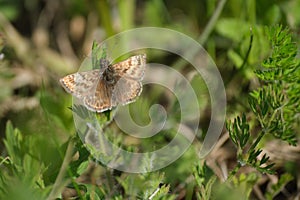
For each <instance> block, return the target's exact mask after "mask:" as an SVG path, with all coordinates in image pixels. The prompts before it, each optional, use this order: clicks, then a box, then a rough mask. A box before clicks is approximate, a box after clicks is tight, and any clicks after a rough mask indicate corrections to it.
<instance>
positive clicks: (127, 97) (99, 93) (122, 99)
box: [60, 54, 146, 113]
mask: <svg viewBox="0 0 300 200" xmlns="http://www.w3.org/2000/svg"><path fill="white" fill-rule="evenodd" d="M99 63H100V69H93V70H90V71H83V72H77V73H74V74H70V75H67V76H65V77H63V78H61V79H60V83H61V85H62V86H63V88H64V89H65V90H66V91H67V92H68V93H70V94H72V95H73V96H74V97H76V98H78V99H80V100H82V101H83V104H84V105H85V107H86V108H87V109H89V110H91V111H94V112H99V113H100V112H103V111H106V110H111V109H112V108H113V107H115V106H117V105H118V104H121V105H126V104H129V103H131V102H134V101H135V100H136V98H137V97H138V96H139V95H140V94H141V92H142V83H141V81H142V80H143V77H144V74H145V67H146V54H139V55H135V56H132V57H129V58H128V59H126V60H124V61H121V62H118V63H116V64H109V62H108V60H106V59H100V62H99Z"/></svg>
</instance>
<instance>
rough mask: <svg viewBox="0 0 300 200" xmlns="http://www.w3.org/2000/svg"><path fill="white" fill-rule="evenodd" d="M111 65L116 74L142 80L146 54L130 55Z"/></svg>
mask: <svg viewBox="0 0 300 200" xmlns="http://www.w3.org/2000/svg"><path fill="white" fill-rule="evenodd" d="M111 67H112V69H113V71H114V72H115V75H116V76H120V77H126V78H131V79H135V80H142V79H143V77H144V73H145V67H146V54H140V55H136V56H132V57H130V58H128V59H127V60H124V61H121V62H118V63H116V64H113V65H112V66H111Z"/></svg>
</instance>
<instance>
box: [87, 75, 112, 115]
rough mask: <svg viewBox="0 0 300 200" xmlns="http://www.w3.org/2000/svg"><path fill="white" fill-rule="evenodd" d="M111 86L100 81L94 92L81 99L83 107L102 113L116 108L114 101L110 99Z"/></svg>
mask: <svg viewBox="0 0 300 200" xmlns="http://www.w3.org/2000/svg"><path fill="white" fill-rule="evenodd" d="M112 91H113V86H111V85H108V84H107V83H106V82H105V81H104V80H103V79H100V80H99V82H98V84H97V87H96V88H95V90H93V91H91V93H90V95H88V96H85V97H84V99H83V102H84V105H85V106H86V107H87V108H88V109H89V110H91V111H96V112H103V111H105V110H111V108H112V107H114V106H116V101H115V100H114V99H112Z"/></svg>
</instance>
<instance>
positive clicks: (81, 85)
mask: <svg viewBox="0 0 300 200" xmlns="http://www.w3.org/2000/svg"><path fill="white" fill-rule="evenodd" d="M99 79H100V70H99V69H95V70H91V71H85V72H77V73H74V74H70V75H67V76H65V77H63V78H62V79H60V80H59V81H60V83H61V85H62V86H63V87H64V89H65V90H66V91H67V92H68V93H70V94H72V95H73V96H75V97H77V98H79V99H82V98H83V97H85V96H87V95H88V94H90V93H91V91H92V90H95V89H94V88H95V87H96V85H97V84H98V81H99Z"/></svg>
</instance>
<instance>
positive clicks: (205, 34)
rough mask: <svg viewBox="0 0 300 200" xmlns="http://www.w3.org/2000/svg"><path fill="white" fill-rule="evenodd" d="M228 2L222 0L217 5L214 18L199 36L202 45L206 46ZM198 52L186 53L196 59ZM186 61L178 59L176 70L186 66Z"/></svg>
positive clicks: (195, 50) (192, 50)
mask: <svg viewBox="0 0 300 200" xmlns="http://www.w3.org/2000/svg"><path fill="white" fill-rule="evenodd" d="M226 1H227V0H221V1H220V2H219V4H218V5H217V8H216V10H215V12H214V14H213V15H212V17H211V18H210V20H209V22H208V23H207V25H206V27H205V28H204V31H203V32H202V34H201V35H200V36H199V38H198V42H199V43H200V45H203V44H205V42H206V41H207V38H208V37H209V35H210V34H211V32H212V31H213V29H214V27H215V25H216V23H217V20H218V19H219V17H220V15H221V12H222V10H223V8H224V5H225V3H226ZM197 52H198V49H191V50H190V52H186V54H187V55H189V56H190V57H194V56H195V55H196V54H197ZM184 63H185V60H183V59H178V60H177V61H176V63H175V64H174V68H175V69H180V68H182V67H183V66H184Z"/></svg>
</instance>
